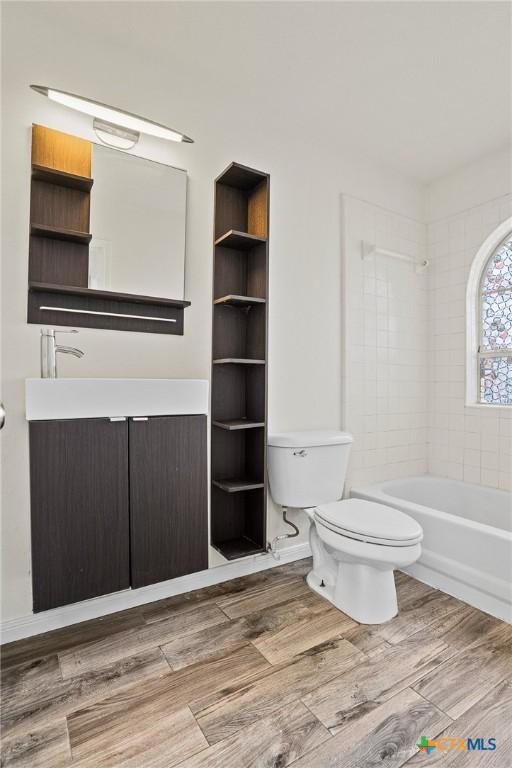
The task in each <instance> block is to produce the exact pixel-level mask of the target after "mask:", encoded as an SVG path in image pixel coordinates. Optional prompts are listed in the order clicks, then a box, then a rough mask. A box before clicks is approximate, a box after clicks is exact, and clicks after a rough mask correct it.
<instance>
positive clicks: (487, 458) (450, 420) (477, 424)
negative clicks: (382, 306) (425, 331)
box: [428, 152, 512, 490]
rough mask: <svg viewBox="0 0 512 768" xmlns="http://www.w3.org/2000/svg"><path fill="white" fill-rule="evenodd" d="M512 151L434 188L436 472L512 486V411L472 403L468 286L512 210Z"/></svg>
mask: <svg viewBox="0 0 512 768" xmlns="http://www.w3.org/2000/svg"><path fill="white" fill-rule="evenodd" d="M510 159H511V158H510V152H501V153H495V154H493V155H489V156H488V157H484V158H481V159H480V160H479V161H478V162H477V163H474V164H473V165H471V166H468V167H467V168H465V169H463V170H462V171H461V172H459V173H458V174H453V175H451V176H450V177H447V178H446V179H442V180H440V181H439V182H437V183H435V184H433V185H432V186H431V187H430V188H429V190H428V210H429V212H430V213H429V215H430V216H433V217H434V218H433V219H432V220H431V221H430V223H429V225H428V256H429V259H430V261H431V266H430V269H429V290H430V298H429V307H430V333H429V348H430V351H429V355H430V428H429V471H430V472H431V473H432V474H436V475H441V476H444V477H451V478H455V479H458V480H467V481H469V482H474V483H482V484H483V485H489V486H493V487H495V488H502V489H507V490H510V489H512V412H511V411H512V409H511V408H510V407H503V408H497V407H495V406H481V407H467V406H466V405H465V377H466V287H467V280H468V275H469V270H470V267H471V263H472V261H473V259H474V258H475V255H476V253H477V251H478V249H479V247H480V245H481V244H482V243H483V241H484V240H485V239H486V238H487V237H488V235H490V234H491V233H492V231H493V230H494V229H495V228H496V227H497V226H498V225H499V224H500V223H501V222H502V221H504V220H505V219H506V218H508V217H509V216H510V215H511V213H512V194H510V192H511V190H512V184H511V180H510V168H511V164H510Z"/></svg>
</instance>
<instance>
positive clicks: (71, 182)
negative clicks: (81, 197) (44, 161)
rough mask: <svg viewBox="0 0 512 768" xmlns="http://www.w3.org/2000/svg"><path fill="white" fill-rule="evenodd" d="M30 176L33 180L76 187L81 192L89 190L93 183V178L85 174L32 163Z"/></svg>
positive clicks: (71, 187)
mask: <svg viewBox="0 0 512 768" xmlns="http://www.w3.org/2000/svg"><path fill="white" fill-rule="evenodd" d="M32 178H33V179H34V180H35V181H45V182H46V183H47V184H56V185H57V186H59V187H69V188H70V189H78V190H80V191H82V192H89V191H90V190H91V187H92V185H93V184H94V179H90V178H88V177H87V176H77V175H76V174H75V173H67V172H66V171H59V170H57V168H48V167H47V166H46V165H32Z"/></svg>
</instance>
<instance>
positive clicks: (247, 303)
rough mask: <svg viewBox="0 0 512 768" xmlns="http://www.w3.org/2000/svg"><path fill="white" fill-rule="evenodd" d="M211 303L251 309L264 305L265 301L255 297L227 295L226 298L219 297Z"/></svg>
mask: <svg viewBox="0 0 512 768" xmlns="http://www.w3.org/2000/svg"><path fill="white" fill-rule="evenodd" d="M213 303H214V304H221V305H223V306H228V307H252V306H253V305H256V304H265V303H266V299H259V298H258V297H257V296H235V295H234V294H229V295H228V296H221V298H220V299H215V301H214V302H213Z"/></svg>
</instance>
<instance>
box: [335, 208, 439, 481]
mask: <svg viewBox="0 0 512 768" xmlns="http://www.w3.org/2000/svg"><path fill="white" fill-rule="evenodd" d="M342 203H343V222H344V226H343V263H344V270H345V279H344V281H343V285H344V296H343V306H344V325H345V346H344V365H343V369H344V382H343V402H344V412H345V418H344V421H345V424H346V427H347V429H349V430H350V432H352V433H353V435H354V444H353V447H352V454H351V460H350V466H349V472H348V476H347V483H346V489H345V490H346V492H347V491H348V489H349V488H350V487H351V486H353V485H359V484H362V483H371V482H377V481H380V480H390V479H395V478H399V477H405V476H407V475H415V474H423V473H425V472H426V470H427V426H428V368H427V332H428V307H427V300H428V275H427V272H421V273H418V272H416V270H415V268H414V266H413V265H411V264H407V263H405V262H402V261H398V260H396V259H393V258H390V257H386V256H373V257H371V258H368V259H364V260H363V259H362V258H361V241H362V240H365V241H367V242H369V243H372V244H376V245H377V246H379V247H380V248H384V249H388V250H393V251H398V252H400V253H404V254H407V255H409V256H411V257H413V258H415V259H419V260H422V259H424V258H425V251H426V243H425V240H426V228H425V225H424V224H423V223H422V222H420V221H418V220H415V219H411V218H408V217H406V216H403V215H400V214H398V213H395V212H393V211H390V210H387V209H384V208H382V207H379V206H376V205H373V204H371V203H368V202H364V201H361V200H358V199H355V198H353V197H349V196H344V198H343V201H342Z"/></svg>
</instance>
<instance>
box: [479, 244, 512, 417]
mask: <svg viewBox="0 0 512 768" xmlns="http://www.w3.org/2000/svg"><path fill="white" fill-rule="evenodd" d="M479 306H480V346H479V350H478V357H479V377H480V402H482V403H489V404H490V405H512V235H509V236H508V237H507V238H506V239H505V240H504V241H503V242H502V243H501V245H499V246H498V248H497V249H496V250H495V251H494V253H493V254H492V256H491V258H490V259H489V261H488V262H487V264H486V266H485V269H484V271H483V275H482V282H481V290H480V305H479Z"/></svg>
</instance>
